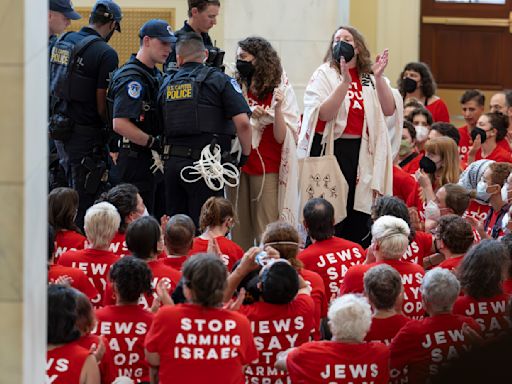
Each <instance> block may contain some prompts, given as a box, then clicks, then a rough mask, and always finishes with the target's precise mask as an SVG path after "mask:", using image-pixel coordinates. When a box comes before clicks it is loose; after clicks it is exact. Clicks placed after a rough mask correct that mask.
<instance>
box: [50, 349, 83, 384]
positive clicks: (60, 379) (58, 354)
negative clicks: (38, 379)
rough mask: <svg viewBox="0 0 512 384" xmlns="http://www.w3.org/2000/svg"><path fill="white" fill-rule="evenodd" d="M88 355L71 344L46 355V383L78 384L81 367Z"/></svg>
mask: <svg viewBox="0 0 512 384" xmlns="http://www.w3.org/2000/svg"><path fill="white" fill-rule="evenodd" d="M89 355H90V353H89V351H88V350H87V349H85V348H82V347H81V346H80V345H79V344H78V343H76V342H71V343H68V344H65V345H62V346H60V347H57V348H54V349H52V350H49V351H48V352H47V353H46V382H47V383H52V384H69V383H79V382H80V374H81V373H82V367H83V366H84V364H85V360H86V359H87V358H88V357H89Z"/></svg>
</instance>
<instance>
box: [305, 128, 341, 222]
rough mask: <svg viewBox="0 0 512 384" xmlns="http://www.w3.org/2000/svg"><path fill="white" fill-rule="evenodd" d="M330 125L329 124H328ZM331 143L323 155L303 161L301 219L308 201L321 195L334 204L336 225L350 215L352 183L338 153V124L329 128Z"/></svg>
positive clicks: (327, 145) (324, 149)
mask: <svg viewBox="0 0 512 384" xmlns="http://www.w3.org/2000/svg"><path fill="white" fill-rule="evenodd" d="M326 128H327V127H326ZM327 129H329V134H328V138H327V143H326V145H324V148H323V150H322V153H321V154H320V156H319V157H306V158H304V159H300V160H299V204H300V220H301V222H302V220H304V215H303V213H302V210H303V208H304V205H306V202H307V201H308V200H310V199H312V198H315V197H321V198H323V199H325V200H327V201H328V202H329V203H331V204H332V205H333V207H334V221H335V224H337V223H339V222H340V221H342V220H343V219H344V218H345V217H347V197H348V183H347V180H346V179H345V176H343V173H342V172H341V169H340V166H339V164H338V160H337V159H336V156H334V133H333V131H334V127H333V124H331V126H330V127H329V128H327Z"/></svg>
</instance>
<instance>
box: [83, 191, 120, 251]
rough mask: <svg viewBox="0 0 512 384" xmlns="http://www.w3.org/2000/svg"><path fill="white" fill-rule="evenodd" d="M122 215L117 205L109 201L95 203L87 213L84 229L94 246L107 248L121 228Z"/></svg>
mask: <svg viewBox="0 0 512 384" xmlns="http://www.w3.org/2000/svg"><path fill="white" fill-rule="evenodd" d="M120 223H121V216H119V213H118V212H117V209H116V207H114V206H113V205H112V204H110V203H107V202H105V201H104V202H102V203H98V204H94V205H93V206H92V207H90V208H89V209H88V210H87V212H86V213H85V219H84V229H85V235H86V236H87V241H88V242H89V243H90V244H92V247H93V248H105V247H108V245H109V244H110V243H111V242H112V239H113V237H114V235H115V234H116V232H117V230H118V229H119V224H120Z"/></svg>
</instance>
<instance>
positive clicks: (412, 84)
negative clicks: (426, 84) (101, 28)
mask: <svg viewBox="0 0 512 384" xmlns="http://www.w3.org/2000/svg"><path fill="white" fill-rule="evenodd" d="M403 83H404V91H405V93H413V92H414V91H415V90H416V88H418V82H417V81H416V80H413V79H411V78H410V77H406V78H405V79H403Z"/></svg>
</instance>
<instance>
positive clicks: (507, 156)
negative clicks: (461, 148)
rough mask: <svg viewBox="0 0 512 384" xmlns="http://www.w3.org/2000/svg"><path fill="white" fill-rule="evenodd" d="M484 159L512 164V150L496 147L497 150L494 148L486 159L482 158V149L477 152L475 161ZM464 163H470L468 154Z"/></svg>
mask: <svg viewBox="0 0 512 384" xmlns="http://www.w3.org/2000/svg"><path fill="white" fill-rule="evenodd" d="M502 141H506V140H502ZM507 146H508V144H507ZM482 159H486V160H494V161H496V162H506V163H511V162H512V154H511V153H510V148H509V149H508V150H507V149H504V148H503V146H499V145H496V148H494V150H493V151H492V152H491V153H489V154H488V155H487V156H485V157H483V156H482V148H480V149H479V150H478V151H476V154H475V161H477V160H482ZM464 161H465V162H467V161H468V154H466V157H465V159H464Z"/></svg>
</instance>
